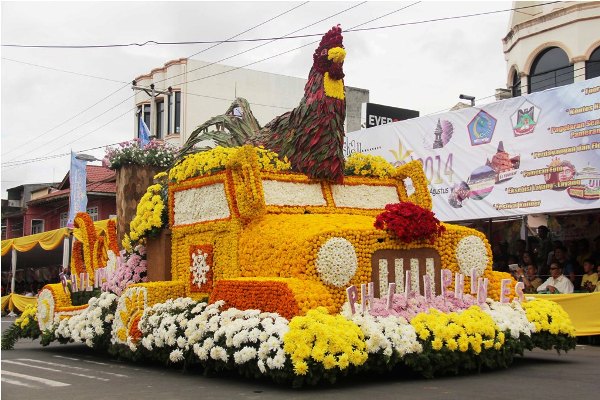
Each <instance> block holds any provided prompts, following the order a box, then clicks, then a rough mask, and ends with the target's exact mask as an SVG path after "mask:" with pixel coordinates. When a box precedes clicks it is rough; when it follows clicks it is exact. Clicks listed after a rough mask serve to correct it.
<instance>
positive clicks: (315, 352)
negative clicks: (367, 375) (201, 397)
mask: <svg viewBox="0 0 600 400" xmlns="http://www.w3.org/2000/svg"><path fill="white" fill-rule="evenodd" d="M289 326H290V330H289V332H288V333H287V334H286V335H285V336H284V338H283V341H284V347H283V349H284V351H285V353H286V354H287V355H289V357H290V360H291V362H292V365H293V367H294V374H295V375H296V379H298V378H300V377H303V376H305V378H306V380H307V381H308V382H311V381H318V380H320V379H321V378H322V377H323V376H325V377H326V379H328V380H329V381H330V382H334V381H335V379H336V377H337V375H338V374H339V373H340V372H341V371H344V370H346V369H347V368H348V367H349V366H351V365H352V366H360V365H362V364H364V363H365V361H367V358H368V353H367V351H366V344H365V341H364V336H363V333H362V331H361V330H360V328H359V327H358V326H357V325H356V324H354V323H352V322H351V321H348V320H347V319H346V318H345V317H343V316H342V315H329V314H328V312H327V310H326V309H325V308H323V307H318V308H316V309H314V310H311V311H309V312H308V313H307V314H306V316H302V317H300V316H298V317H295V318H293V319H292V320H291V321H290V325H289ZM332 370H333V371H332ZM295 384H300V383H299V382H295Z"/></svg>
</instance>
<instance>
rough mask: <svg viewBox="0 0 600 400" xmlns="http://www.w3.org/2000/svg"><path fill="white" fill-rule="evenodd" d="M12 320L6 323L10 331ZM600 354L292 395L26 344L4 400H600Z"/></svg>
mask: <svg viewBox="0 0 600 400" xmlns="http://www.w3.org/2000/svg"><path fill="white" fill-rule="evenodd" d="M12 320H13V319H12V318H2V330H4V329H6V328H7V327H8V326H10V323H11V322H12ZM599 366H600V347H598V346H577V349H576V350H575V351H572V352H569V353H568V354H566V355H565V354H561V355H558V354H557V353H556V352H554V351H538V350H536V351H533V352H528V353H526V355H525V357H523V358H520V357H519V358H517V359H516V360H515V362H514V363H513V365H512V366H511V367H510V368H509V369H506V370H497V371H491V372H485V373H482V374H471V375H464V376H451V377H445V378H439V379H434V380H427V379H422V378H418V377H414V376H411V377H394V376H381V377H379V376H377V377H372V376H371V377H364V378H359V379H356V378H354V379H347V380H345V381H343V382H340V383H338V384H337V385H335V386H319V387H316V388H314V387H313V388H304V389H292V388H290V387H285V386H280V385H275V384H273V383H272V382H270V381H267V380H262V381H254V380H248V379H244V378H238V377H235V376H227V377H205V376H203V375H202V374H201V373H200V372H198V371H187V372H183V371H181V370H180V369H169V368H166V367H162V366H153V365H143V364H133V363H128V362H121V361H118V360H115V359H113V358H112V357H110V356H109V355H107V354H96V353H95V352H94V351H93V350H91V349H90V348H88V347H86V346H84V345H79V344H70V345H60V344H53V345H51V346H49V347H42V346H40V345H39V343H38V341H33V342H32V341H31V340H21V341H19V342H18V343H17V344H16V346H15V349H14V350H8V351H2V399H6V400H18V399H26V400H30V399H33V398H38V397H39V396H43V398H44V399H48V400H53V399H61V400H62V399H77V400H86V399H96V400H97V399H98V398H133V397H135V398H136V399H157V400H158V399H161V400H162V399H164V398H166V397H167V398H171V399H198V398H209V399H215V400H218V399H232V398H241V399H281V398H286V399H308V398H313V397H314V396H316V395H317V396H319V397H320V398H321V399H323V400H325V399H337V398H342V397H343V398H346V399H365V398H368V397H370V398H374V399H385V398H396V397H398V396H399V394H402V397H407V398H411V399H463V398H467V397H469V398H476V399H506V398H515V397H517V396H523V397H526V398H528V399H547V398H567V397H571V398H576V399H578V400H580V399H592V398H596V397H597V390H598V386H597V385H598V368H599Z"/></svg>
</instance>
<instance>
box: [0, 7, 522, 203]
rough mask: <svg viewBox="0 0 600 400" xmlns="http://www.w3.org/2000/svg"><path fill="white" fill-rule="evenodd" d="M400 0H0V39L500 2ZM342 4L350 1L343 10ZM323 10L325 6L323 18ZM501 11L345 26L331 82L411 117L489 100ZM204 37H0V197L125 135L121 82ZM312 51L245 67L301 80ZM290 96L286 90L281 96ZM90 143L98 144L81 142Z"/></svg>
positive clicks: (445, 11) (208, 29) (207, 29)
mask: <svg viewBox="0 0 600 400" xmlns="http://www.w3.org/2000/svg"><path fill="white" fill-rule="evenodd" d="M413 3H415V2H392V1H390V2H366V3H362V4H361V3H359V2H345V1H339V2H338V1H336V2H307V3H306V4H303V3H302V2H250V1H249V2H149V1H144V2H6V1H3V2H2V3H1V25H2V27H1V35H2V36H1V42H2V44H3V45H6V44H24V45H90V44H92V45H97V44H121V43H132V42H137V43H142V42H145V41H147V40H155V41H163V42H174V41H205V40H211V41H212V40H214V41H218V40H223V39H227V38H229V37H231V36H233V35H236V34H238V33H240V32H243V31H245V30H247V29H250V28H252V27H254V26H255V25H258V24H259V23H262V22H264V21H266V20H269V19H271V18H273V17H275V16H277V15H278V14H281V13H283V12H285V11H287V10H290V9H292V8H293V7H295V6H300V7H298V8H296V9H295V10H293V11H291V12H289V13H287V14H285V15H283V16H281V17H278V18H276V19H274V20H273V21H271V22H269V23H267V24H264V25H262V26H260V27H258V28H256V29H253V30H251V31H249V32H247V33H246V34H244V35H242V36H240V38H244V39H250V38H264V37H277V36H283V35H286V34H289V33H290V32H292V31H294V30H296V29H299V28H302V27H304V26H307V25H309V24H312V23H315V22H317V21H320V20H323V19H324V20H323V21H322V22H319V23H317V24H315V25H313V26H311V27H309V28H306V29H304V30H302V31H300V32H298V33H296V34H313V33H324V32H326V31H327V30H328V29H329V28H330V27H331V26H333V25H335V24H338V23H339V24H341V26H342V29H350V28H351V27H354V26H356V25H359V24H362V23H364V22H367V21H369V20H371V19H374V18H377V17H380V16H383V15H386V14H388V13H391V12H393V11H395V10H399V9H401V8H404V9H403V10H400V11H397V12H395V13H392V14H390V15H388V16H385V17H383V18H381V19H378V20H376V21H373V22H370V23H368V24H366V25H362V26H361V27H362V28H364V27H368V28H371V27H381V26H386V25H394V24H402V23H407V22H415V21H425V20H432V19H436V18H446V17H453V16H463V15H467V14H474V13H481V12H489V11H496V10H506V9H509V8H511V6H512V2H508V1H504V2H454V1H448V2H428V1H423V2H418V3H417V4H414V5H413ZM352 6H355V7H354V8H351V9H349V8H350V7H352ZM347 9H349V10H347ZM344 10H347V11H344ZM334 14H337V15H335V16H333V17H330V18H327V17H329V16H331V15H334ZM509 16H510V13H509V12H502V13H495V14H490V15H484V16H476V17H471V18H462V19H460V18H456V19H450V20H446V21H441V22H427V23H422V24H412V25H407V26H400V27H393V28H387V29H377V30H370V31H362V32H347V33H345V34H344V46H345V47H346V50H347V57H346V61H345V63H344V71H345V73H346V78H345V83H346V85H348V86H355V87H359V88H365V89H368V90H369V91H370V101H371V102H373V103H379V104H385V105H390V106H395V107H402V108H409V109H414V110H419V111H420V112H421V115H427V114H431V113H435V112H440V111H443V110H447V109H449V108H450V107H452V106H453V105H455V104H456V103H457V102H458V101H459V98H458V95H459V94H460V93H465V94H469V95H473V96H475V97H476V98H477V99H478V100H477V104H478V105H482V104H484V103H487V102H491V101H493V97H490V96H492V95H493V94H494V91H495V89H496V88H500V87H505V86H506V74H507V67H506V62H505V60H504V55H503V52H502V38H503V37H504V36H505V35H506V33H507V31H508V21H509ZM317 39H318V38H313V37H310V38H300V39H289V40H280V41H277V42H275V43H271V44H269V45H266V46H263V47H261V48H259V49H257V50H254V51H250V52H247V53H245V54H243V55H240V56H237V57H234V58H231V59H229V60H227V61H226V62H224V64H227V65H232V66H243V65H245V64H248V63H251V62H254V61H257V60H260V59H262V58H266V57H270V56H272V55H274V54H277V53H279V52H283V51H286V50H290V49H292V48H295V47H298V46H301V45H302V44H306V43H309V42H312V41H315V40H317ZM254 46H256V43H229V44H222V45H220V46H217V47H215V48H213V49H210V50H207V51H205V52H202V53H201V54H198V55H197V56H195V57H194V58H196V59H199V60H204V61H217V60H219V59H222V58H224V57H228V56H231V55H233V54H235V53H238V52H240V51H243V50H245V49H248V48H250V47H254ZM207 47H209V45H204V44H203V45H179V46H156V45H148V46H145V47H117V48H103V49H98V48H96V49H76V50H73V49H39V48H13V47H2V48H1V55H2V62H1V76H2V85H1V102H2V107H1V114H0V118H1V135H2V136H1V137H2V148H1V153H2V198H6V189H7V188H11V187H14V186H18V185H21V184H25V183H38V182H54V181H60V180H61V179H62V178H63V177H64V175H65V174H66V172H67V171H68V169H69V157H68V156H60V157H53V158H48V157H52V156H56V155H61V154H64V153H69V152H70V151H71V149H72V150H73V151H85V152H86V153H89V154H93V155H95V156H96V157H98V158H102V157H103V156H104V150H103V148H102V147H103V146H105V145H108V144H112V143H117V142H120V141H124V140H129V139H131V138H132V137H133V131H134V126H133V121H134V118H133V111H129V110H132V108H133V107H134V103H133V99H128V98H129V97H130V96H131V95H132V94H133V92H132V90H131V89H130V88H129V86H128V85H127V83H128V82H131V80H132V79H133V78H135V77H136V76H138V75H141V74H144V73H148V72H150V70H151V69H153V68H157V67H161V66H162V65H163V64H164V63H165V62H167V61H168V60H171V59H176V58H180V57H189V56H191V55H192V54H194V53H197V52H200V51H201V50H203V49H206V48H207ZM313 51H314V46H307V47H305V48H303V49H301V50H296V51H293V52H290V53H287V54H285V55H282V56H280V57H276V58H272V59H270V60H267V61H264V62H260V63H257V64H254V65H253V66H252V67H249V68H252V69H257V70H260V71H267V72H277V73H280V74H285V75H290V76H296V77H302V78H306V77H307V75H308V71H309V69H310V66H311V64H312V52H313ZM16 61H18V62H16ZM25 63H29V64H36V65H38V66H33V65H28V64H25ZM40 66H41V67H40ZM42 67H46V68H42ZM48 68H52V69H48ZM56 70H65V71H71V72H76V73H79V74H87V75H91V76H94V77H97V78H104V79H97V78H93V77H86V76H80V75H75V74H71V73H66V72H60V71H56ZM119 89H120V90H119ZM483 98H487V99H483ZM479 99H482V100H479ZM101 100H102V101H101ZM297 100H299V99H292V101H291V103H292V104H294V103H296V102H297ZM96 103H97V104H96ZM92 106H93V107H92ZM88 108H89V109H88ZM86 109H87V110H86ZM84 110H85V111H84ZM191 112H193V110H191ZM260 122H261V123H265V122H267V121H260ZM94 147H100V149H97V150H89V149H91V148H94ZM38 158H46V159H45V160H37V161H35V162H29V163H23V164H21V165H18V166H10V167H9V166H8V165H9V164H6V163H10V165H14V164H13V163H15V162H19V161H27V160H32V159H38Z"/></svg>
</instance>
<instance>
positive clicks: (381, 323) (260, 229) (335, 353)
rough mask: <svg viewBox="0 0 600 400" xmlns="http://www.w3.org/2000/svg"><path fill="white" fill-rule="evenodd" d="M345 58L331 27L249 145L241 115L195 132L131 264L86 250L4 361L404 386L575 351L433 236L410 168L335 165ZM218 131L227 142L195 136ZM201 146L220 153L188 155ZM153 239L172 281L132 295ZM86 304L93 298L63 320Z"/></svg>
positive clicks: (466, 241)
mask: <svg viewBox="0 0 600 400" xmlns="http://www.w3.org/2000/svg"><path fill="white" fill-rule="evenodd" d="M344 55H345V51H343V47H341V30H340V28H339V27H334V28H332V30H331V31H330V32H328V34H327V35H326V36H325V37H324V38H323V40H322V41H321V44H320V46H319V48H318V49H317V50H316V51H315V56H314V61H315V62H314V64H313V68H312V69H311V75H310V76H309V81H308V83H307V86H306V94H305V97H304V98H303V100H302V101H301V104H300V106H299V107H298V108H296V109H294V110H293V111H291V112H290V113H286V114H284V115H282V116H280V117H278V118H276V119H275V120H274V121H272V122H271V123H269V124H267V125H266V126H265V127H264V128H260V127H259V126H258V124H257V123H255V122H256V121H255V120H253V117H252V115H251V112H250V111H249V109H248V108H247V106H248V103H247V102H245V101H243V99H238V100H236V102H235V103H234V104H233V105H232V107H230V110H228V113H227V114H226V115H224V116H219V117H215V118H213V119H212V120H210V121H209V122H208V123H207V124H205V125H204V126H203V128H202V129H199V130H197V131H195V132H196V133H195V134H194V135H192V136H191V137H190V140H189V141H188V143H187V144H186V146H184V149H183V150H182V152H181V153H180V155H179V158H178V162H177V163H176V164H175V165H174V166H173V167H172V168H170V169H169V171H168V172H167V173H163V174H159V175H157V176H156V181H157V183H156V184H155V185H151V186H150V187H148V189H147V192H146V195H144V196H143V197H142V199H141V200H140V202H139V204H138V206H137V214H136V216H135V217H134V219H133V220H132V222H131V224H130V231H129V233H128V235H126V236H125V237H124V239H123V243H122V245H123V247H124V248H125V249H127V251H122V252H121V255H120V256H119V257H117V258H116V261H115V257H114V254H113V253H114V252H113V251H111V252H108V251H107V254H106V255H102V254H103V253H102V251H101V250H100V249H101V246H100V245H98V244H97V239H95V238H94V237H93V233H92V232H90V235H89V240H86V241H84V242H82V243H81V245H80V246H79V248H78V249H77V251H76V252H75V253H76V254H74V258H73V261H72V266H73V267H72V268H73V270H72V274H71V277H72V279H71V281H70V282H67V281H63V282H62V283H59V284H53V285H46V287H45V288H44V290H43V291H42V293H41V294H40V296H39V299H38V304H37V307H35V309H31V310H27V311H26V313H24V317H22V318H21V319H19V320H18V321H17V323H15V324H14V325H13V327H11V329H10V330H9V332H8V334H7V335H5V336H4V337H3V348H10V347H11V346H12V344H13V343H14V341H15V340H17V339H18V338H19V337H34V338H35V337H41V342H42V344H47V343H50V342H52V341H54V340H56V341H59V342H61V343H68V342H76V343H85V344H86V345H88V346H90V347H93V348H95V349H98V350H104V351H108V352H110V353H111V354H113V355H117V356H119V357H122V358H128V359H131V360H136V361H138V360H154V361H158V362H163V363H166V364H170V365H174V366H186V367H189V366H194V365H197V366H199V367H201V368H202V369H203V370H204V371H205V372H207V373H214V372H217V373H218V372H219V371H234V372H237V373H238V374H240V375H242V376H246V377H256V378H260V377H265V378H268V379H272V380H273V381H275V382H282V383H286V384H292V385H293V386H302V385H314V384H318V383H320V382H329V383H334V382H336V381H337V380H338V379H339V378H342V377H345V376H355V375H359V374H366V373H380V372H385V371H401V370H406V369H407V368H408V369H409V370H412V371H415V372H417V373H419V374H422V375H423V376H425V377H435V376H439V375H444V374H449V373H455V374H456V373H460V372H464V371H480V370H481V369H484V368H485V369H491V368H499V367H507V366H509V365H510V364H511V362H512V360H513V357H514V356H515V355H517V354H520V355H522V354H523V352H524V350H525V349H533V348H535V347H538V348H542V349H555V350H557V351H559V352H560V351H561V350H563V351H567V350H569V349H573V348H574V347H575V332H574V329H573V327H572V325H571V323H570V320H569V317H568V315H567V314H566V313H565V312H564V310H563V309H562V308H561V307H560V306H559V305H557V304H556V303H554V302H551V301H547V300H533V301H526V299H525V298H524V297H523V294H522V283H517V282H515V281H514V280H513V279H512V278H511V277H510V275H509V274H505V273H500V272H495V271H492V268H491V266H492V254H491V249H490V246H489V243H488V242H487V240H486V238H485V236H484V235H483V234H481V233H480V232H478V231H476V230H473V229H469V228H465V227H461V226H456V225H452V224H446V223H442V222H440V221H438V220H437V219H436V218H435V216H434V214H433V213H432V212H431V206H432V204H431V197H430V193H429V191H428V188H427V182H426V179H425V175H424V173H423V169H422V165H421V164H420V163H419V162H418V161H412V162H409V163H407V164H404V165H402V166H400V167H394V166H392V165H391V164H389V163H388V162H386V161H385V160H384V159H383V158H381V157H373V156H367V155H362V154H354V155H351V156H350V157H349V158H348V159H347V160H344V159H343V157H342V156H341V154H342V153H341V146H342V141H340V139H343V131H342V126H343V123H342V124H339V121H340V120H339V116H340V114H343V112H344V111H343V110H345V103H344V100H343V98H344V90H343V81H342V79H341V78H342V77H343V72H342V70H341V63H342V62H343V58H344ZM340 102H341V103H340ZM340 105H342V106H343V107H341V106H340ZM235 108H241V110H242V111H241V112H242V114H243V115H241V116H240V115H239V114H240V112H239V110H238V112H237V114H236V115H237V116H234V114H233V110H234V109H235ZM341 121H343V118H342V119H341ZM214 123H219V124H222V126H223V125H224V126H227V127H229V128H228V129H227V132H226V133H227V135H225V136H219V135H218V134H217V133H216V132H210V131H208V130H207V129H206V128H207V127H208V126H210V125H211V124H214ZM248 129H250V131H248ZM244 132H246V133H245V134H240V133H244ZM252 132H254V133H252ZM267 132H271V134H270V135H269V134H267ZM286 132H287V133H286ZM208 136H211V138H212V139H213V140H215V142H216V143H217V144H219V146H217V147H215V148H214V149H211V150H206V151H195V150H194V145H195V144H198V143H200V141H202V140H205V139H206V138H207V137H208ZM201 138H202V139H201ZM338 150H339V151H338ZM78 217H79V220H77V221H80V223H82V224H85V223H87V222H86V221H87V219H86V218H85V217H84V216H83V215H80V216H78ZM164 228H169V229H170V230H171V254H172V255H171V277H172V278H171V279H170V280H163V281H152V282H144V280H147V276H146V275H145V274H144V268H146V262H147V264H148V265H147V268H148V270H150V269H151V268H152V264H151V262H149V261H150V260H145V252H144V247H143V245H144V243H145V241H146V240H147V239H148V238H149V237H151V235H153V234H156V233H157V231H159V230H160V229H164ZM109 242H110V240H109ZM106 247H107V246H104V248H106ZM86 248H87V250H86ZM90 248H91V249H92V251H90V250H89V249H90ZM94 248H96V249H97V250H96V251H95V252H94V251H93V249H94ZM102 260H107V261H106V265H107V266H106V267H103V264H102ZM142 264H143V266H142ZM78 277H79V278H78ZM122 281H125V284H123V283H122ZM93 286H97V287H99V290H102V293H101V294H98V295H94V296H92V297H91V298H89V300H87V302H86V303H85V304H81V305H75V304H74V303H73V298H74V295H75V293H77V292H80V291H82V290H83V291H85V292H93V291H92V290H91V289H92V287H93Z"/></svg>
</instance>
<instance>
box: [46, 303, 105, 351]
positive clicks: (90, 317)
mask: <svg viewBox="0 0 600 400" xmlns="http://www.w3.org/2000/svg"><path fill="white" fill-rule="evenodd" d="M116 306H117V295H115V294H114V293H102V294H101V295H100V296H99V297H92V298H91V299H90V300H89V301H88V307H87V308H86V309H85V310H84V311H83V312H81V313H79V314H77V315H73V316H72V317H70V318H64V319H61V320H59V321H58V322H57V323H56V324H55V326H54V327H53V331H54V335H55V337H56V339H57V340H59V341H60V342H62V343H68V342H75V343H85V344H86V345H87V346H88V347H92V348H94V349H106V347H107V346H108V343H110V332H111V327H112V322H113V319H114V316H115V315H114V313H115V308H116Z"/></svg>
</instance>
